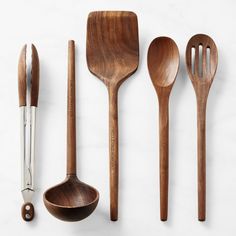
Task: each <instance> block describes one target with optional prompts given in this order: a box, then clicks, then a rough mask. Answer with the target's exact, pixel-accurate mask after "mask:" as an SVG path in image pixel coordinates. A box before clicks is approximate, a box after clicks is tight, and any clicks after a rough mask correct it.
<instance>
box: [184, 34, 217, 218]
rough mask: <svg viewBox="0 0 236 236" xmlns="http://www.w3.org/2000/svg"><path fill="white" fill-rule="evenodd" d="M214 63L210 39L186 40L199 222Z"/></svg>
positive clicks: (203, 202)
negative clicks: (194, 114) (192, 96)
mask: <svg viewBox="0 0 236 236" xmlns="http://www.w3.org/2000/svg"><path fill="white" fill-rule="evenodd" d="M217 62H218V56H217V48H216V45H215V43H214V41H213V40H212V39H211V38H210V37H209V36H207V35H204V34H197V35H195V36H193V37H192V38H191V39H190V40H189V42H188V45H187V48H186V65H187V70H188V74H189V77H190V79H191V81H192V84H193V87H194V90H195V94H196V99H197V129H198V132H197V135H198V139H197V143H198V145H197V150H198V219H199V221H204V220H205V218H206V104H207V97H208V93H209V90H210V87H211V84H212V81H213V79H214V76H215V73H216V69H217Z"/></svg>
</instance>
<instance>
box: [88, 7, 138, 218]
mask: <svg viewBox="0 0 236 236" xmlns="http://www.w3.org/2000/svg"><path fill="white" fill-rule="evenodd" d="M138 61H139V41H138V22H137V16H136V15H135V14H134V13H133V12H125V11H101V12H92V13H90V14H89V16H88V23H87V64H88V68H89V70H90V71H91V72H92V73H93V74H94V75H96V76H97V77H98V78H99V79H101V80H102V81H103V82H104V83H105V85H106V86H107V89H108V94H109V152H110V201H111V202H110V217H111V220H113V221H115V220H117V218H118V112H117V94H118V89H119V87H120V85H121V84H122V82H124V80H125V79H127V78H128V77H129V76H130V75H131V74H133V73H134V72H135V71H136V69H137V67H138Z"/></svg>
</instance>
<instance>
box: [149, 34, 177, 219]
mask: <svg viewBox="0 0 236 236" xmlns="http://www.w3.org/2000/svg"><path fill="white" fill-rule="evenodd" d="M178 69H179V50H178V47H177V45H176V44H175V42H174V41H173V40H172V39H171V38H168V37H158V38H155V39H154V40H153V41H152V43H151V44H150V46H149V49H148V70H149V74H150V77H151V80H152V83H153V86H154V87H155V90H156V92H157V96H158V100H159V134H160V147H159V148H160V218H161V220H162V221H166V220H167V213H168V175H169V167H168V166H169V164H168V162H169V97H170V92H171V90H172V87H173V85H174V82H175V78H176V76H177V73H178Z"/></svg>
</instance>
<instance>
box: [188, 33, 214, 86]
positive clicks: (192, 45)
mask: <svg viewBox="0 0 236 236" xmlns="http://www.w3.org/2000/svg"><path fill="white" fill-rule="evenodd" d="M217 63H218V53H217V47H216V44H215V42H214V41H213V39H212V38H211V37H209V36H208V35H205V34H196V35H194V36H193V37H192V38H191V39H190V40H189V42H188V44H187V48H186V65H187V70H188V74H189V77H190V79H191V80H192V81H193V82H197V83H205V82H208V83H212V81H213V78H214V76H215V73H216V69H217Z"/></svg>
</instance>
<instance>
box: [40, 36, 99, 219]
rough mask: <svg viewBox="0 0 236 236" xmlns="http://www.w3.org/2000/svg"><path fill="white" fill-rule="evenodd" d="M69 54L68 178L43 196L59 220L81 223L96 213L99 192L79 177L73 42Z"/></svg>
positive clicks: (47, 206)
mask: <svg viewBox="0 0 236 236" xmlns="http://www.w3.org/2000/svg"><path fill="white" fill-rule="evenodd" d="M68 54H69V57H68V100H67V176H66V179H65V181H64V182H62V183H61V184H58V185H56V186H54V187H52V188H50V189H49V190H47V191H46V192H45V193H44V204H45V206H46V208H47V209H48V211H49V212H50V213H51V214H52V215H53V216H55V217H57V218H58V219H61V220H64V221H79V220H83V219H84V218H86V217H88V216H89V215H90V214H91V213H92V212H93V211H94V209H95V208H96V206H97V203H98V199H99V193H98V191H97V190H96V189H95V188H93V187H91V186H89V185H87V184H85V183H83V182H81V181H80V180H79V179H78V178H77V176H76V111H75V45H74V41H72V40H70V41H69V44H68Z"/></svg>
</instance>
